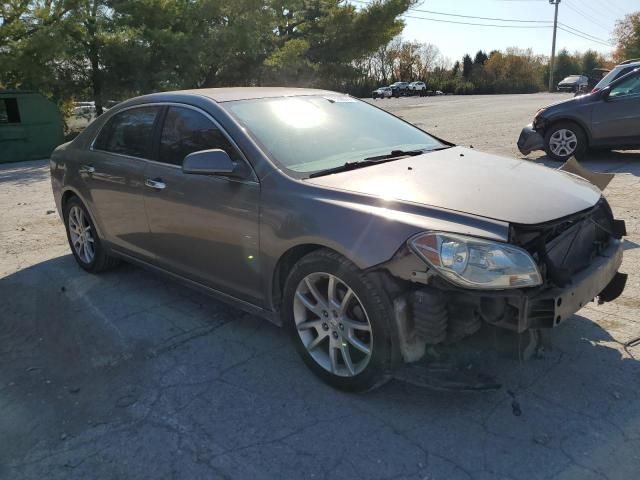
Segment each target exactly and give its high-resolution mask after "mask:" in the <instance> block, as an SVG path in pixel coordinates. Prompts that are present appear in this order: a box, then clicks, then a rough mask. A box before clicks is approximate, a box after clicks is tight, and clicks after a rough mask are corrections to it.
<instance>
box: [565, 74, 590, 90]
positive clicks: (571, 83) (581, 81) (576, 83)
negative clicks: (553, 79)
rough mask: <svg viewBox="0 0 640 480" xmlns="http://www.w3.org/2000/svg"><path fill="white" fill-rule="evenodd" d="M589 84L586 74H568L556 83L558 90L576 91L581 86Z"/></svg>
mask: <svg viewBox="0 0 640 480" xmlns="http://www.w3.org/2000/svg"><path fill="white" fill-rule="evenodd" d="M588 84H589V77H587V76H586V75H569V76H568V77H566V78H564V79H563V80H561V81H560V82H559V83H558V91H559V92H577V91H578V90H580V89H581V88H582V87H583V86H585V85H588Z"/></svg>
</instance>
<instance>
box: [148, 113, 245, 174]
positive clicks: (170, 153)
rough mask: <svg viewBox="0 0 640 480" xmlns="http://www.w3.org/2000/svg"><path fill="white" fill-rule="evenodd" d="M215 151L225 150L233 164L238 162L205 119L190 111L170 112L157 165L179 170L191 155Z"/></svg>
mask: <svg viewBox="0 0 640 480" xmlns="http://www.w3.org/2000/svg"><path fill="white" fill-rule="evenodd" d="M214 148H219V149H221V150H224V151H225V152H227V154H229V156H230V157H231V158H232V159H233V160H236V161H238V160H239V155H238V153H237V151H236V149H235V148H234V147H233V146H232V145H231V143H230V142H229V140H227V138H226V137H225V136H224V134H223V133H222V132H221V131H220V129H219V128H218V127H217V126H216V124H215V123H213V122H212V121H211V120H210V119H209V118H207V117H206V116H205V115H203V114H202V113H200V112H198V111H196V110H192V109H190V108H184V107H170V108H169V110H168V111H167V115H166V117H165V120H164V126H163V127H162V134H161V136H160V149H159V153H158V160H159V161H160V162H163V163H168V164H171V165H178V166H180V165H182V161H183V160H184V157H186V156H187V155H189V154H190V153H193V152H199V151H201V150H209V149H214Z"/></svg>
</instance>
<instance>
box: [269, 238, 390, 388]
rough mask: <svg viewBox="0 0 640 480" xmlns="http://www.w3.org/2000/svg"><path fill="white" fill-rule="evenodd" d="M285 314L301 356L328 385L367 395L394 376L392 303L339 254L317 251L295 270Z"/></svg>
mask: <svg viewBox="0 0 640 480" xmlns="http://www.w3.org/2000/svg"><path fill="white" fill-rule="evenodd" d="M282 313H283V319H284V322H285V325H286V327H287V329H288V330H289V332H290V334H291V337H292V339H293V341H294V344H295V346H296V349H297V350H298V353H299V354H300V356H301V357H302V359H303V360H304V362H305V363H306V364H307V366H308V367H309V368H310V369H311V370H312V371H313V372H314V373H315V374H316V375H318V376H319V377H320V378H321V379H322V380H324V381H325V382H327V383H328V384H330V385H332V386H334V387H336V388H339V389H342V390H348V391H366V390H370V389H372V388H375V387H377V386H379V385H381V384H382V383H384V382H385V381H386V380H388V379H389V378H390V377H391V365H392V362H391V359H392V345H391V327H390V323H389V320H390V319H391V318H393V309H392V307H391V304H390V301H389V300H388V298H387V296H386V294H385V292H384V291H382V290H381V289H380V287H378V286H377V285H376V284H375V283H374V282H373V281H372V280H371V279H370V278H368V277H367V276H366V275H365V274H364V273H362V272H361V271H360V270H359V269H358V268H357V267H356V266H355V265H353V264H352V263H351V262H349V261H348V260H347V259H345V258H343V257H341V256H340V255H338V254H337V253H335V252H332V251H330V250H318V251H316V252H312V253H310V254H309V255H307V256H305V257H303V258H302V259H301V260H300V261H299V262H298V263H297V264H296V265H295V266H294V267H293V269H292V271H291V273H290V275H289V277H288V279H287V282H286V284H285V289H284V304H283V312H282Z"/></svg>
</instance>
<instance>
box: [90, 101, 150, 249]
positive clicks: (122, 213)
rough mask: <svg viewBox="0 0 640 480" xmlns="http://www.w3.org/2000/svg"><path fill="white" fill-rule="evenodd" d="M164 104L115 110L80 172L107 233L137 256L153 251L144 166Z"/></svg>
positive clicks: (117, 246) (94, 209)
mask: <svg viewBox="0 0 640 480" xmlns="http://www.w3.org/2000/svg"><path fill="white" fill-rule="evenodd" d="M160 111H161V107H159V106H150V105H147V106H139V107H134V108H129V109H126V110H123V111H121V112H119V113H117V114H115V115H114V116H113V117H112V118H110V119H109V120H108V121H107V123H106V124H105V125H104V126H103V127H102V129H101V130H100V132H99V133H98V136H97V137H96V139H95V141H94V142H93V144H92V146H91V149H90V151H89V152H88V153H87V154H86V156H84V157H83V159H82V161H81V165H80V166H79V172H80V175H81V178H82V180H83V183H84V187H85V188H86V189H87V193H88V195H89V198H91V202H92V205H91V208H92V210H93V213H94V215H95V216H96V217H97V219H96V220H97V221H98V223H99V225H100V227H101V228H102V229H103V232H102V233H103V235H104V237H105V239H106V240H107V241H108V242H110V243H111V244H112V245H113V246H114V247H115V248H117V249H119V250H122V251H125V252H127V253H129V254H133V255H134V256H137V257H149V256H150V255H151V253H150V247H151V235H150V232H149V224H148V222H147V217H146V212H145V205H144V193H145V191H144V168H145V165H146V162H147V161H148V159H149V158H151V155H152V145H153V143H152V140H153V132H154V128H155V124H156V121H157V120H158V118H159V113H160Z"/></svg>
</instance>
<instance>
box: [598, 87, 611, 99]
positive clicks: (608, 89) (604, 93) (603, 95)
mask: <svg viewBox="0 0 640 480" xmlns="http://www.w3.org/2000/svg"><path fill="white" fill-rule="evenodd" d="M609 95H611V87H604V88H603V89H602V93H601V94H600V98H601V99H602V100H603V101H605V102H608V101H609Z"/></svg>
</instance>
